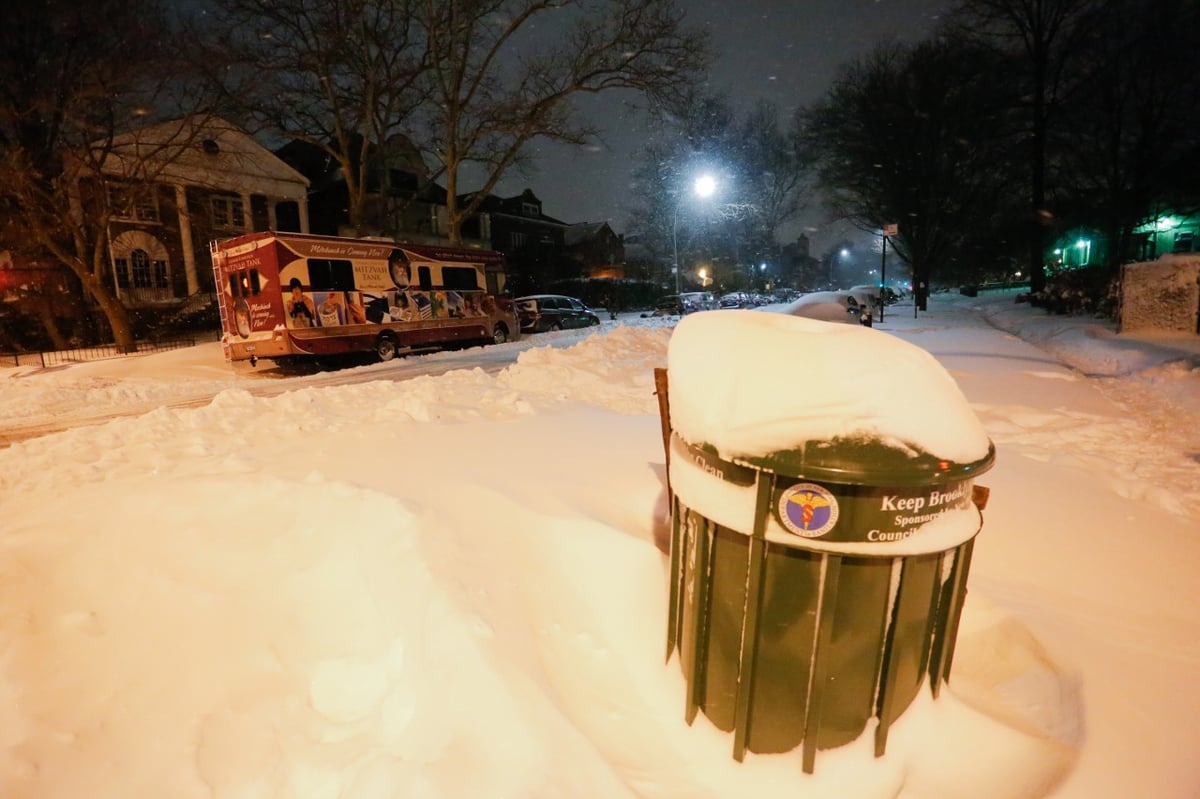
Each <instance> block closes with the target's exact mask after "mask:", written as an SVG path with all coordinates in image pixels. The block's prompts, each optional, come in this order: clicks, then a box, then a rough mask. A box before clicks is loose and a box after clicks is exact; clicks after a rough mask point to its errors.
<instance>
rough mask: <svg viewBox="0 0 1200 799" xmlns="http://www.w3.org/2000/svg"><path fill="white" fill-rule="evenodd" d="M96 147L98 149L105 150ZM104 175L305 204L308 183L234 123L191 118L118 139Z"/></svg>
mask: <svg viewBox="0 0 1200 799" xmlns="http://www.w3.org/2000/svg"><path fill="white" fill-rule="evenodd" d="M105 144H106V143H105V142H96V143H95V146H98V147H99V146H105ZM101 170H102V171H103V172H104V174H106V175H110V176H116V177H126V178H131V179H135V180H150V181H154V182H159V183H183V184H185V185H191V186H203V187H206V188H212V189H217V190H220V191H229V192H235V193H247V194H265V195H267V196H270V197H277V198H281V199H290V200H303V199H304V197H305V195H306V194H307V190H308V179H307V178H305V177H304V176H303V175H301V174H300V173H299V172H297V171H296V170H295V169H293V168H292V167H290V166H288V165H287V164H286V163H284V162H283V161H282V160H281V159H280V158H279V157H277V156H276V155H275V154H274V153H272V152H271V151H270V150H268V149H267V148H265V147H263V146H262V145H261V144H259V143H258V142H256V141H255V140H254V139H253V137H251V136H250V135H249V134H248V133H246V132H245V131H244V130H242V129H241V128H239V127H237V126H236V125H234V124H233V123H231V122H229V121H227V120H225V119H222V118H220V117H216V116H207V115H193V116H189V117H184V118H183V119H176V120H171V121H168V122H160V123H158V124H155V125H149V126H147V127H144V128H141V129H139V130H136V131H130V132H128V133H123V134H121V135H119V136H116V137H114V138H113V140H112V144H111V150H110V152H109V153H107V154H106V155H105V157H104V159H103V161H102V163H101Z"/></svg>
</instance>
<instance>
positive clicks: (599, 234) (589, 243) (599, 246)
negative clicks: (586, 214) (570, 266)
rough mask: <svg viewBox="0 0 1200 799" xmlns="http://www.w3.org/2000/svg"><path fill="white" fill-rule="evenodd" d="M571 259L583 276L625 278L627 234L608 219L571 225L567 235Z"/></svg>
mask: <svg viewBox="0 0 1200 799" xmlns="http://www.w3.org/2000/svg"><path fill="white" fill-rule="evenodd" d="M563 244H564V246H565V248H566V255H567V258H568V259H570V260H571V261H572V262H573V263H574V264H575V268H576V269H577V270H578V272H579V273H580V274H581V275H582V276H583V277H595V278H599V277H604V278H618V277H625V276H626V275H625V237H624V236H621V235H618V234H617V233H615V232H613V229H612V228H611V227H609V224H608V223H607V222H580V223H578V224H574V225H568V226H567V229H566V231H565V232H564V234H563Z"/></svg>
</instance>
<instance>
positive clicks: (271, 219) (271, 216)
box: [267, 197, 279, 230]
mask: <svg viewBox="0 0 1200 799" xmlns="http://www.w3.org/2000/svg"><path fill="white" fill-rule="evenodd" d="M275 202H276V200H275V198H274V197H268V198H267V230H278V229H279V221H278V220H277V219H276V218H275Z"/></svg>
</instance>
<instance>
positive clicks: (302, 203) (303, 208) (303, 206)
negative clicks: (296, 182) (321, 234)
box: [296, 196, 308, 233]
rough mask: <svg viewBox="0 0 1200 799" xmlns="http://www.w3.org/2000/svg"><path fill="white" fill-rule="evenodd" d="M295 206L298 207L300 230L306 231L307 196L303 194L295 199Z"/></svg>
mask: <svg viewBox="0 0 1200 799" xmlns="http://www.w3.org/2000/svg"><path fill="white" fill-rule="evenodd" d="M296 207H298V208H299V209H300V232H301V233H307V232H308V197H307V196H304V197H301V198H300V199H298V200H296Z"/></svg>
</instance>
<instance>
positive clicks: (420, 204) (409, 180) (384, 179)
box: [275, 135, 446, 244]
mask: <svg viewBox="0 0 1200 799" xmlns="http://www.w3.org/2000/svg"><path fill="white" fill-rule="evenodd" d="M385 149H386V152H385V153H382V154H379V153H374V152H372V153H370V154H369V155H368V159H369V162H368V169H367V170H366V173H365V174H366V194H365V197H364V207H363V213H362V219H361V224H360V226H359V227H358V228H357V229H356V228H355V226H354V225H353V224H352V223H351V214H350V193H349V190H348V189H347V182H346V176H345V174H344V173H343V168H342V165H341V164H340V163H339V162H338V161H337V160H336V159H335V158H334V157H333V156H332V155H331V154H330V153H329V152H328V151H327V150H326V149H325V148H324V147H321V146H320V145H318V144H314V143H312V142H308V141H303V140H300V139H295V140H293V141H291V142H288V143H287V144H285V145H284V146H283V147H280V148H279V149H278V150H276V151H275V154H276V155H277V156H278V157H279V158H280V159H282V160H283V161H284V162H286V163H287V164H289V165H290V166H292V168H294V169H295V170H296V171H298V172H299V173H300V174H302V175H304V177H305V178H307V179H308V181H309V184H310V189H309V193H308V204H309V216H310V218H311V225H310V232H312V233H320V234H323V235H327V236H349V237H357V236H384V237H387V238H392V239H396V240H403V241H410V242H414V243H426V244H430V243H438V242H443V241H445V240H446V190H445V189H444V188H442V187H441V186H439V185H437V184H436V183H434V182H432V181H431V180H430V178H429V169H428V167H427V166H426V165H425V161H424V159H423V158H422V157H421V153H420V151H419V150H418V149H417V147H416V146H415V145H413V143H412V142H411V141H410V140H409V139H408V138H406V137H404V136H400V135H397V136H393V137H392V138H391V139H390V140H389V141H388V144H387V147H386V148H385Z"/></svg>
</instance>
